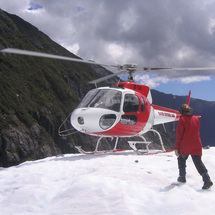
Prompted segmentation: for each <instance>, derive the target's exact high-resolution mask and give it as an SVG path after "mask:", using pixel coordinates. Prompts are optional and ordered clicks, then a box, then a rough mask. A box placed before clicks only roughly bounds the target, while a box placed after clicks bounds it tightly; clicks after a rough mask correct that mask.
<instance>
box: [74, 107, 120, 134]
mask: <svg viewBox="0 0 215 215" xmlns="http://www.w3.org/2000/svg"><path fill="white" fill-rule="evenodd" d="M70 121H71V124H72V126H73V127H74V128H75V129H76V130H78V131H81V132H84V133H93V132H102V131H104V130H107V129H109V128H110V127H112V126H113V125H114V124H115V123H116V121H117V115H116V114H115V113H113V111H110V110H106V109H99V108H88V109H84V108H79V109H75V110H74V111H73V113H72V115H71V118H70Z"/></svg>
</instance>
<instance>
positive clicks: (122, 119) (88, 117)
mask: <svg viewBox="0 0 215 215" xmlns="http://www.w3.org/2000/svg"><path fill="white" fill-rule="evenodd" d="M1 52H2V53H12V54H21V55H30V56H37V57H45V58H54V59H60V60H68V61H74V62H80V63H88V64H96V65H101V66H104V67H107V66H108V67H115V68H116V69H117V70H118V72H116V73H114V74H111V75H108V76H105V77H103V78H100V79H97V80H94V81H91V82H90V83H95V84H96V83H98V82H101V81H104V80H106V79H109V78H112V77H114V76H117V75H120V74H123V73H128V74H129V76H128V81H126V82H119V83H116V85H115V87H99V88H95V89H92V90H90V91H89V92H88V93H87V94H86V96H85V97H84V98H83V100H82V101H81V103H80V104H79V105H78V107H77V108H76V109H75V110H74V111H73V112H72V113H71V116H70V123H71V125H72V126H73V127H74V128H75V129H76V130H77V131H79V132H82V133H85V134H88V135H94V136H98V137H99V139H98V141H97V144H96V148H95V151H93V152H91V153H103V151H102V152H101V151H98V147H99V144H100V141H101V139H102V138H103V137H112V138H116V141H115V145H114V148H113V150H111V152H116V151H117V143H118V139H119V138H121V137H134V136H138V137H140V138H141V141H128V142H129V145H130V147H131V148H132V149H134V150H135V151H136V152H138V153H139V152H140V151H138V150H137V148H136V144H137V143H140V144H145V145H146V149H147V151H148V150H149V149H148V145H149V144H150V142H148V141H146V139H145V138H144V136H143V134H145V133H146V132H148V131H153V132H155V133H157V134H158V137H159V139H160V142H161V147H162V151H165V148H164V144H163V141H162V138H161V135H160V134H159V132H158V131H156V130H154V129H153V126H154V125H158V124H164V123H168V122H174V121H177V120H178V119H179V117H180V113H179V111H177V110H173V109H169V108H165V107H160V106H157V105H154V104H152V96H151V92H150V88H149V87H148V86H145V85H142V84H137V83H134V81H133V77H132V74H133V73H134V72H136V71H138V72H139V68H138V66H137V65H136V64H125V65H122V66H119V65H116V66H114V65H111V66H110V65H104V64H100V63H96V62H92V61H85V60H81V59H76V58H71V57H64V56H59V55H51V54H46V53H40V52H33V51H26V50H20V49H11V48H7V49H3V50H1ZM214 69H215V68H148V67H147V68H146V67H143V68H142V69H141V70H142V72H148V71H151V70H214ZM189 100H190V93H189V95H188V99H187V104H189ZM60 135H64V134H63V131H62V132H61V131H60ZM77 149H78V150H79V152H80V153H85V154H86V153H87V152H85V151H84V150H83V149H82V148H81V147H78V146H77ZM109 152H110V151H109Z"/></svg>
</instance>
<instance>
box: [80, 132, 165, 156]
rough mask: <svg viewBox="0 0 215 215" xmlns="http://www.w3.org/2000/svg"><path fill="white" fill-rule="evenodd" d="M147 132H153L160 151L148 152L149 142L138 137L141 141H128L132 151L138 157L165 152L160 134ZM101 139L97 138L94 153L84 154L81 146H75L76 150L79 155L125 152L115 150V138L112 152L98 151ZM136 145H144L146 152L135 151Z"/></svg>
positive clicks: (116, 142)
mask: <svg viewBox="0 0 215 215" xmlns="http://www.w3.org/2000/svg"><path fill="white" fill-rule="evenodd" d="M149 131H152V132H154V133H156V134H157V135H158V137H159V140H160V143H161V148H162V150H156V152H155V151H153V152H152V151H150V150H149V145H150V143H151V142H149V141H146V139H145V137H143V136H140V135H139V136H138V137H140V138H142V140H143V141H128V143H129V146H130V147H131V148H132V149H133V151H134V152H136V153H137V154H138V155H142V154H156V153H161V152H166V150H165V148H164V144H163V141H162V138H161V135H160V133H159V132H158V131H156V130H154V129H150V130H149ZM102 138H104V137H99V139H98V140H97V143H96V148H95V151H90V152H86V151H85V150H83V149H82V148H81V146H76V149H77V150H78V151H79V152H80V153H81V154H107V153H115V152H122V151H125V150H121V149H117V144H118V141H119V137H116V141H115V145H114V148H113V149H112V150H105V151H99V150H98V148H99V144H100V142H101V139H102ZM136 144H144V145H145V146H146V150H139V149H137V148H136Z"/></svg>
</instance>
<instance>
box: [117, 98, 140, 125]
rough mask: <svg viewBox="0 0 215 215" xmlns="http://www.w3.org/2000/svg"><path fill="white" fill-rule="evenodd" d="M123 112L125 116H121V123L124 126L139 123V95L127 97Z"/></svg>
mask: <svg viewBox="0 0 215 215" xmlns="http://www.w3.org/2000/svg"><path fill="white" fill-rule="evenodd" d="M123 111H124V112H125V114H124V115H122V116H121V120H120V123H121V124H123V125H135V124H136V123H137V113H138V111H139V98H138V96H137V95H135V94H126V95H125V98H124V104H123Z"/></svg>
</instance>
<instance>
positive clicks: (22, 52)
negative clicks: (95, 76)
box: [1, 48, 110, 67]
mask: <svg viewBox="0 0 215 215" xmlns="http://www.w3.org/2000/svg"><path fill="white" fill-rule="evenodd" d="M1 52H2V53H10V54H19V55H28V56H34V57H44V58H52V59H58V60H67V61H73V62H79V63H88V64H94V65H100V66H107V67H108V66H109V67H110V65H105V64H101V63H96V62H93V61H86V60H82V59H76V58H72V57H65V56H60V55H53V54H46V53H42V52H36V51H27V50H22V49H13V48H6V49H3V50H1Z"/></svg>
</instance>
